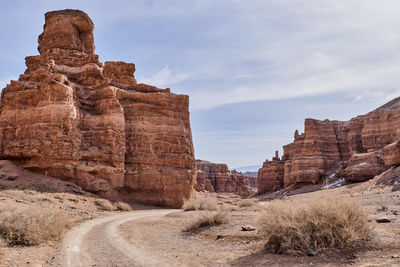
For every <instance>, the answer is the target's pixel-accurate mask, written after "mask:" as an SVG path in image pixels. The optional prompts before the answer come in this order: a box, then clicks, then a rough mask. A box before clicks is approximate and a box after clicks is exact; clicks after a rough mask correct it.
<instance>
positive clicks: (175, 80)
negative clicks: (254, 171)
mask: <svg viewBox="0 0 400 267" xmlns="http://www.w3.org/2000/svg"><path fill="white" fill-rule="evenodd" d="M65 8H72V9H81V10H83V11H85V12H86V13H88V15H89V16H90V17H91V18H92V20H93V22H94V24H95V30H94V35H95V44H96V51H95V52H96V54H98V55H99V56H100V60H101V61H109V60H122V61H126V62H133V63H135V65H136V73H135V77H136V79H137V80H138V82H142V83H148V84H152V85H156V86H158V87H160V88H171V90H172V92H174V93H179V94H187V95H189V97H190V112H191V125H192V132H193V142H194V147H195V154H196V158H198V159H203V160H209V161H212V162H219V163H227V164H228V166H229V167H230V168H237V167H240V166H246V165H257V164H262V162H263V161H264V160H266V159H268V158H271V157H272V156H273V154H274V151H275V150H279V151H280V152H282V146H283V145H285V144H288V143H290V142H292V141H293V134H294V131H295V130H296V129H298V130H299V131H300V132H302V131H303V127H304V119H305V118H309V117H311V118H317V119H338V120H348V119H350V118H352V117H354V116H356V115H361V114H365V113H367V112H369V111H371V110H373V109H375V108H377V107H378V106H380V105H382V104H384V103H385V102H387V101H389V100H391V99H392V98H394V97H397V96H400V86H399V85H400V75H399V74H400V30H399V26H400V16H399V14H400V1H398V0H374V1H372V0H169V1H165V0H130V1H128V0H113V1H109V0H107V1H104V0H96V1H94V0H88V1H82V0H79V1H76V0H68V1H63V0H60V1H51V0H36V1H29V0H26V1H22V0H21V1H18V0H0V14H1V15H0V33H1V36H2V38H1V42H0V87H1V88H3V87H4V86H5V85H6V84H7V83H8V82H9V80H11V79H17V78H18V76H19V74H21V73H23V72H24V70H25V64H24V58H25V56H29V55H36V54H38V52H37V37H38V35H39V34H40V33H41V32H42V29H43V24H44V13H45V12H47V11H52V10H58V9H65Z"/></svg>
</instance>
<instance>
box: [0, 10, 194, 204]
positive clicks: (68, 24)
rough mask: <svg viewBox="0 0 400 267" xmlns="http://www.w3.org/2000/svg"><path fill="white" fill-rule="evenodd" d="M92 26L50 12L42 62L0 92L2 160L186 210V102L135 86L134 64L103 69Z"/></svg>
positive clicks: (190, 166)
mask: <svg viewBox="0 0 400 267" xmlns="http://www.w3.org/2000/svg"><path fill="white" fill-rule="evenodd" d="M93 28H94V25H93V22H92V20H91V19H90V18H89V16H88V15H87V14H86V13H84V12H82V11H79V10H61V11H54V12H48V13H46V15H45V25H44V30H43V33H42V34H41V35H40V36H39V46H38V50H39V52H40V55H38V56H31V57H27V58H26V66H27V69H26V71H25V73H24V74H22V75H21V76H20V77H19V79H18V81H11V83H10V84H9V85H8V86H7V87H6V88H4V90H3V91H2V94H1V102H0V133H1V134H0V144H1V151H0V158H2V159H11V160H13V161H15V162H17V163H19V164H20V165H22V166H23V167H24V168H27V169H31V170H35V171H38V172H41V173H46V174H48V175H51V176H54V177H57V178H60V179H66V180H70V181H73V182H75V183H76V184H78V185H80V186H82V187H83V188H84V189H86V190H89V191H92V192H96V193H99V194H101V195H104V196H107V197H110V198H118V197H121V196H122V195H124V196H125V197H128V198H129V199H130V200H135V201H139V202H143V203H151V204H158V205H165V206H171V207H180V206H181V204H182V203H183V200H184V199H187V198H189V197H190V195H191V193H192V191H193V186H194V182H195V175H196V171H195V160H194V152H193V144H192V134H191V129H190V122H189V111H188V106H189V98H188V96H186V95H176V94H172V93H170V91H169V89H165V90H164V89H158V88H156V87H154V86H150V85H145V84H138V83H137V82H136V80H135V78H134V72H135V65H134V64H131V63H125V62H105V63H104V64H102V63H101V62H99V60H98V56H97V55H95V54H94V50H95V46H94V38H93Z"/></svg>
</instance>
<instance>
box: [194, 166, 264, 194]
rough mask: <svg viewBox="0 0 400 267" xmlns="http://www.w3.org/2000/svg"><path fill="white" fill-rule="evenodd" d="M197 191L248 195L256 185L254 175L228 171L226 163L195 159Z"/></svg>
mask: <svg viewBox="0 0 400 267" xmlns="http://www.w3.org/2000/svg"><path fill="white" fill-rule="evenodd" d="M196 165H197V182H196V190H197V191H204V190H206V191H209V192H217V193H235V194H238V195H241V196H248V195H250V194H251V193H253V192H254V189H253V188H255V187H257V183H256V181H257V179H256V177H251V176H246V175H244V174H243V173H240V172H237V171H234V170H233V171H230V170H229V169H228V166H227V165H226V164H217V163H212V162H209V161H204V160H196Z"/></svg>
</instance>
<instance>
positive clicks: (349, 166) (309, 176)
mask: <svg viewBox="0 0 400 267" xmlns="http://www.w3.org/2000/svg"><path fill="white" fill-rule="evenodd" d="M399 103H400V98H396V99H394V100H392V101H391V102H389V103H387V104H385V105H383V106H382V107H380V108H378V109H376V110H374V111H372V112H370V113H368V114H366V115H362V116H358V117H356V118H353V119H351V120H350V121H330V120H324V121H321V120H315V119H306V120H305V123H304V133H302V134H299V133H298V131H297V130H296V131H295V134H294V142H293V143H291V144H288V145H286V146H284V147H283V150H284V154H283V156H282V159H279V158H275V160H272V161H266V162H264V164H263V167H262V168H261V169H260V170H259V172H258V183H259V186H258V190H259V191H260V192H265V191H266V190H267V191H268V190H276V188H277V187H279V184H282V185H283V187H288V186H290V185H293V184H295V185H302V184H315V183H318V182H320V181H321V180H322V179H324V178H325V177H333V176H341V177H344V178H346V179H347V181H350V182H356V181H365V180H368V179H370V178H372V177H374V176H375V175H377V174H380V173H382V172H383V171H385V170H386V169H387V168H388V167H389V166H394V165H398V164H400V149H399V148H400V145H399V144H398V140H399V137H398V134H397V131H398V129H399V128H400V104H399ZM282 165H283V168H284V172H283V175H282V171H281V169H282Z"/></svg>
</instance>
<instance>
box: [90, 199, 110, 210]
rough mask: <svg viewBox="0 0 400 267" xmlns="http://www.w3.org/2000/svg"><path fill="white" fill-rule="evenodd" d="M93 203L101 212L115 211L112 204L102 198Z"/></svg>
mask: <svg viewBox="0 0 400 267" xmlns="http://www.w3.org/2000/svg"><path fill="white" fill-rule="evenodd" d="M94 203H95V204H96V205H97V206H98V207H99V209H101V210H106V211H113V210H115V208H114V206H113V204H112V203H111V202H110V201H109V200H107V199H103V198H98V199H96V200H95V201H94Z"/></svg>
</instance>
